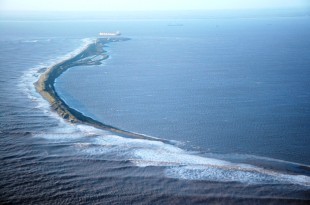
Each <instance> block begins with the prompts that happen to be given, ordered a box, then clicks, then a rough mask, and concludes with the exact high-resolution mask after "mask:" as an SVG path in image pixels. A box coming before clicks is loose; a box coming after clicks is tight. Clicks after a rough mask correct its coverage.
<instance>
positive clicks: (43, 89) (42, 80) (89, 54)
mask: <svg viewBox="0 0 310 205" xmlns="http://www.w3.org/2000/svg"><path fill="white" fill-rule="evenodd" d="M126 40H129V39H128V38H123V37H114V38H98V39H96V40H95V41H94V42H93V43H90V44H89V45H88V46H87V47H85V48H84V49H83V50H81V51H80V52H79V53H78V54H76V55H73V56H71V57H70V58H68V59H65V60H63V61H61V62H59V63H57V64H55V65H53V66H51V67H49V68H48V69H47V70H46V71H45V72H44V73H42V74H41V76H40V77H39V80H38V81H37V82H36V83H35V88H36V90H37V92H39V93H40V94H41V96H42V97H43V98H44V99H46V100H47V101H48V102H49V103H50V105H51V107H52V108H53V110H55V111H56V112H57V113H58V114H59V115H60V116H61V117H62V118H64V119H65V120H66V121H68V122H70V123H79V124H86V125H91V126H94V127H96V128H99V129H103V130H107V131H111V132H115V133H118V134H122V135H125V136H127V137H132V138H138V139H148V140H156V141H163V142H168V141H167V140H162V139H157V138H152V137H148V136H145V135H143V134H137V133H133V132H129V131H125V130H122V129H119V128H116V127H113V126H110V125H106V124H103V123H101V122H99V121H97V120H94V119H92V118H90V117H88V116H85V115H84V114H82V113H81V112H79V111H78V110H75V109H73V108H71V107H70V106H69V105H67V104H66V103H65V102H64V101H63V100H62V99H61V98H60V97H59V95H58V94H57V92H56V90H55V87H54V84H55V80H56V79H57V78H58V77H59V76H60V75H61V74H62V73H63V72H65V71H66V70H68V69H69V68H72V67H75V66H81V65H83V66H85V65H89V66H91V65H100V64H101V61H103V60H105V59H107V58H108V57H109V56H108V55H107V54H106V51H105V50H104V49H103V47H104V45H105V44H106V43H109V42H117V41H126Z"/></svg>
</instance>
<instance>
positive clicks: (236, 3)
mask: <svg viewBox="0 0 310 205" xmlns="http://www.w3.org/2000/svg"><path fill="white" fill-rule="evenodd" d="M289 8H292V9H294V8H310V1H309V0H247V1H244V0H195V1H189V0H169V1H167V0H148V1H145V0H113V1H111V0H109V1H108V0H87V1H85V0H83V1H76V0H66V1H64V0H45V1H40V0H27V1H24V0H0V11H4V12H10V11H161V10H162V11H167V10H174V11H178V10H216V9H289Z"/></svg>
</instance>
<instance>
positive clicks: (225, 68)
mask: <svg viewBox="0 0 310 205" xmlns="http://www.w3.org/2000/svg"><path fill="white" fill-rule="evenodd" d="M309 21H310V19H309V18H308V17H292V18H256V19H255V18H248V19H245V18H243V19H242V18H240V19H238V18H235V19H229V20H228V19H186V20H169V19H167V20H165V19H161V20H155V19H150V20H141V19H140V20H134V19H133V20H119V21H118V20H109V21H1V22H0V37H1V38H0V97H1V98H0V99H1V100H0V161H1V166H0V178H1V180H0V203H13V204H30V203H33V204H57V203H69V204H70V203H72V204H78V203H79V204H124V203H126V204H128V203H129V204H180V203H182V204H206V203H208V202H210V203H216V202H217V203H222V204H227V203H230V204H240V203H241V204H242V203H244V204H249V203H250V204H306V203H307V202H308V200H309V186H310V178H309V177H310V173H309V170H310V169H309V165H310V161H309V156H310V151H309V149H308V147H309V145H310V142H309V133H310V132H309V129H310V125H309V122H310V120H309V118H310V106H309V103H310V99H309V98H310V89H309V82H310V81H309V79H310V73H309V72H310V70H309V65H310V56H309V55H308V52H307V51H309V49H310V40H309V38H308V36H310V22H309ZM169 24H183V26H168V25H169ZM116 30H120V31H121V32H122V33H123V36H125V37H129V38H131V40H129V41H125V42H118V43H110V44H108V45H107V47H106V50H107V51H108V54H109V56H110V58H109V59H108V60H106V61H105V62H104V63H103V65H100V66H88V67H86V66H80V67H73V68H71V69H69V70H68V71H67V72H65V73H64V74H63V75H62V76H60V78H58V79H57V82H56V90H57V92H58V93H59V94H60V96H61V97H62V98H63V99H64V100H65V101H66V102H67V104H68V105H69V106H71V107H73V108H75V109H77V110H79V111H81V112H83V113H84V114H85V115H88V116H90V117H93V118H95V119H97V120H99V121H101V122H103V123H105V124H110V125H113V126H115V127H119V128H121V129H125V130H128V131H132V132H138V133H142V134H146V135H150V136H152V137H157V138H164V139H168V140H170V141H171V144H164V143H162V142H158V141H151V140H138V139H129V138H126V137H125V136H119V135H117V134H115V133H111V132H107V131H104V130H98V129H95V128H93V127H90V126H86V125H76V124H70V123H67V122H65V121H64V120H62V119H61V118H59V117H58V116H57V114H56V113H55V112H53V111H52V110H51V108H50V106H49V105H48V103H47V102H46V101H45V100H44V99H42V97H41V96H40V95H39V94H38V93H36V91H35V89H34V86H33V83H34V82H36V80H37V79H38V76H39V75H40V74H41V73H42V72H41V71H40V70H41V69H42V68H46V67H49V66H51V65H53V64H54V63H57V62H59V61H61V60H62V59H65V58H67V57H69V56H70V55H72V54H74V53H78V52H79V51H80V50H81V48H83V46H85V45H86V44H87V43H89V42H91V41H92V39H95V38H96V37H97V33H98V32H100V31H116Z"/></svg>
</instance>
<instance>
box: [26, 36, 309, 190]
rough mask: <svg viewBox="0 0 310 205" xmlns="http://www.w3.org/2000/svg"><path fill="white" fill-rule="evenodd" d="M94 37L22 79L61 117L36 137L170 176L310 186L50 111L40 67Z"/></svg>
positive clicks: (302, 179) (304, 179) (40, 104)
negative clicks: (39, 83) (159, 169)
mask: <svg viewBox="0 0 310 205" xmlns="http://www.w3.org/2000/svg"><path fill="white" fill-rule="evenodd" d="M93 41H94V39H84V40H83V44H82V46H81V47H79V48H78V49H76V50H74V51H73V52H70V53H68V54H67V55H64V56H62V57H59V58H56V59H53V60H52V61H51V62H48V63H46V64H41V65H38V66H36V67H34V68H31V69H29V70H28V71H27V72H25V73H24V75H23V76H22V78H21V83H20V88H21V89H23V91H24V92H25V93H26V94H27V96H28V98H29V99H31V100H32V101H34V102H35V103H36V104H37V108H38V109H41V110H42V111H43V112H45V113H48V114H49V115H50V116H52V117H55V118H57V119H58V120H59V126H58V127H57V128H56V129H55V128H53V129H51V130H50V131H49V132H48V133H36V134H34V137H39V138H44V139H46V140H49V141H53V142H64V141H65V142H69V143H71V144H72V146H71V147H72V148H73V149H74V150H75V151H77V152H78V153H79V154H83V153H84V154H87V155H97V156H100V155H106V154H109V155H111V154H112V155H113V156H115V157H120V158H121V159H122V160H129V161H131V162H132V163H133V164H134V165H136V166H139V167H148V166H157V167H162V168H163V169H164V174H165V176H166V177H169V178H178V179H184V180H206V181H222V182H239V183H248V184H253V183H254V184H266V183H267V184H281V183H284V184H299V185H302V186H306V187H309V186H310V177H309V176H305V175H292V174H287V173H282V172H277V171H274V170H268V169H264V168H261V167H257V166H254V165H250V164H242V163H233V162H229V161H228V160H221V159H215V158H211V157H205V156H203V155H201V154H200V153H195V152H191V151H187V150H184V149H182V148H180V147H178V146H176V145H175V144H178V143H176V142H173V143H171V144H168V143H164V142H161V141H156V140H154V141H153V140H145V139H132V138H126V137H121V136H118V135H115V134H113V133H111V132H108V131H104V130H100V129H96V128H94V127H91V126H88V125H77V124H70V123H67V122H66V121H64V120H63V119H62V118H61V117H59V116H58V115H57V113H56V112H53V111H51V108H50V105H49V104H48V102H47V101H45V100H44V99H43V98H42V97H41V96H40V95H39V94H38V93H37V92H36V91H35V88H34V86H33V84H34V83H35V82H36V81H37V80H38V77H39V75H40V73H39V70H40V69H41V68H42V67H50V66H51V65H53V64H55V63H57V62H59V61H62V60H64V59H67V58H69V57H71V56H73V55H76V54H77V53H79V52H80V51H81V50H83V49H84V48H85V47H86V46H87V45H89V44H90V43H92V42H93Z"/></svg>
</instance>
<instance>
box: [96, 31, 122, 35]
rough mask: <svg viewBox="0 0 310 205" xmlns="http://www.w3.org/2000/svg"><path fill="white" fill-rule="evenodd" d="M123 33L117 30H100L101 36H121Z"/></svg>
mask: <svg viewBox="0 0 310 205" xmlns="http://www.w3.org/2000/svg"><path fill="white" fill-rule="evenodd" d="M119 35H121V32H119V31H116V32H100V33H99V36H119Z"/></svg>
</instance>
